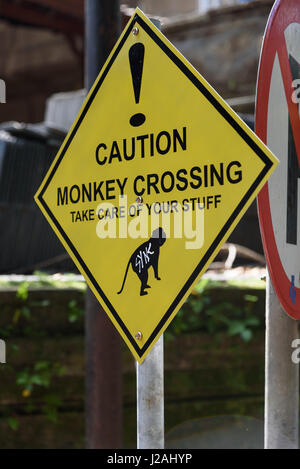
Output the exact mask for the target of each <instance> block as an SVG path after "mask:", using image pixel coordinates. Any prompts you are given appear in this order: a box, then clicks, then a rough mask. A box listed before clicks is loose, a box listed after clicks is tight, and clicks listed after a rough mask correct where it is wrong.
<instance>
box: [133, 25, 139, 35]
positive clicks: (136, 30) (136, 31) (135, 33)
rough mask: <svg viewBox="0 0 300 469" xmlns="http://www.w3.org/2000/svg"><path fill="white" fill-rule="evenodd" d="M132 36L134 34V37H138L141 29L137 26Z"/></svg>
mask: <svg viewBox="0 0 300 469" xmlns="http://www.w3.org/2000/svg"><path fill="white" fill-rule="evenodd" d="M132 34H133V35H134V36H137V35H138V34H139V28H138V27H137V26H135V27H134V28H133V30H132Z"/></svg>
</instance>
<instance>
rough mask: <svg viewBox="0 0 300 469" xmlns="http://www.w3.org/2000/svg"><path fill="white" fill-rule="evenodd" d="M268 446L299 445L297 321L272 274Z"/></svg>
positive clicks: (267, 377)
mask: <svg viewBox="0 0 300 469" xmlns="http://www.w3.org/2000/svg"><path fill="white" fill-rule="evenodd" d="M266 294H267V296H266V361H265V363H266V365H265V367H266V368H265V448H266V449H280V448H282V449H288V448H290V449H297V448H298V408H299V366H298V364H295V363H293V361H292V359H291V355H292V348H291V344H292V342H293V340H295V339H296V338H298V324H297V321H295V320H293V319H291V318H290V317H289V316H288V315H287V314H286V313H285V311H284V310H283V308H282V306H281V304H280V303H279V301H278V298H277V295H276V293H275V291H274V289H273V285H272V282H271V279H270V277H269V275H267V290H266Z"/></svg>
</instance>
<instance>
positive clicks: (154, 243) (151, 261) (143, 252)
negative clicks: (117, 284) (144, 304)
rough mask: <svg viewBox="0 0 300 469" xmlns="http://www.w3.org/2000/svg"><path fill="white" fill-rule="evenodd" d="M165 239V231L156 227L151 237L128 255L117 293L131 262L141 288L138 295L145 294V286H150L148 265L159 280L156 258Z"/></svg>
mask: <svg viewBox="0 0 300 469" xmlns="http://www.w3.org/2000/svg"><path fill="white" fill-rule="evenodd" d="M165 241H166V233H165V232H164V230H163V229H162V228H156V230H153V232H152V235H151V238H150V239H149V240H148V241H146V242H145V243H143V244H141V245H140V246H139V247H138V248H137V249H136V250H135V251H134V253H133V254H132V256H131V257H130V259H129V261H128V264H127V267H126V271H125V275H124V279H123V283H122V287H121V290H120V291H119V292H118V295H119V294H120V293H122V291H123V288H124V285H125V281H126V277H127V273H128V269H129V265H130V264H131V267H132V270H133V271H134V272H135V273H136V274H137V276H138V278H139V279H140V281H141V290H140V295H141V296H143V295H147V294H148V292H146V291H145V288H151V287H150V285H148V283H147V282H148V269H149V267H150V266H152V267H153V270H154V276H155V278H156V279H157V280H160V277H159V276H158V259H159V250H160V247H161V246H162V245H163V244H164V243H165Z"/></svg>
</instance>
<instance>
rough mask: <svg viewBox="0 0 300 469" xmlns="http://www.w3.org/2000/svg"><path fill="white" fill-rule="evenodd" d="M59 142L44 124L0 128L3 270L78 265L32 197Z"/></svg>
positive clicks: (28, 270) (59, 139)
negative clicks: (72, 260) (71, 258)
mask: <svg viewBox="0 0 300 469" xmlns="http://www.w3.org/2000/svg"><path fill="white" fill-rule="evenodd" d="M4 129H5V130H4ZM60 143H61V138H60V136H58V135H55V134H53V132H50V131H48V130H47V129H46V128H45V127H44V126H43V125H38V126H30V125H28V126H27V125H20V124H5V125H2V126H0V226H1V231H0V245H1V246H2V249H1V255H0V273H13V272H16V273H18V272H20V273H28V272H32V271H33V270H35V269H39V268H43V267H45V268H47V269H48V270H50V271H51V270H53V269H54V270H74V268H75V267H74V264H73V263H72V262H71V260H69V258H68V257H67V256H66V253H65V250H64V248H63V246H62V245H61V243H60V242H59V241H58V239H57V237H56V235H55V234H54V232H53V231H52V229H51V228H50V227H49V225H48V223H47V222H46V220H45V219H44V217H43V215H42V214H41V212H40V210H39V209H38V207H37V206H36V204H35V201H34V198H33V197H34V194H35V192H36V190H37V189H38V187H39V185H40V183H41V181H42V179H43V177H44V175H45V173H46V171H47V169H48V168H49V166H50V164H51V162H52V160H53V158H54V156H55V154H56V153H57V150H58V148H59V145H60ZM53 258H55V259H54V260H53Z"/></svg>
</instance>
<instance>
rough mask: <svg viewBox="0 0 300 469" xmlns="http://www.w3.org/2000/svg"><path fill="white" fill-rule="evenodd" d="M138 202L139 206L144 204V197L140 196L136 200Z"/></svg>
mask: <svg viewBox="0 0 300 469" xmlns="http://www.w3.org/2000/svg"><path fill="white" fill-rule="evenodd" d="M136 202H137V203H138V204H141V203H142V202H143V197H141V196H140V195H139V196H138V197H137V198H136Z"/></svg>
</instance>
